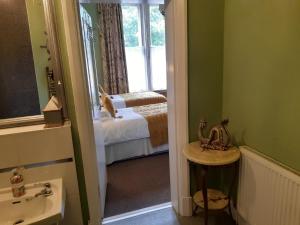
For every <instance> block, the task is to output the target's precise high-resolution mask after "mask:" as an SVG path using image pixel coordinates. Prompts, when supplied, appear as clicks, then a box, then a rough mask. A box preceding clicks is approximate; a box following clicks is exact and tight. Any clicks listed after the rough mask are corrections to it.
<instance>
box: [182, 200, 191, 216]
mask: <svg viewBox="0 0 300 225" xmlns="http://www.w3.org/2000/svg"><path fill="white" fill-rule="evenodd" d="M180 214H181V216H192V215H193V199H192V197H183V198H182V199H181V210H180Z"/></svg>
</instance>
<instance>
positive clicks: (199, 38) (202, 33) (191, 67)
mask: <svg viewBox="0 0 300 225" xmlns="http://www.w3.org/2000/svg"><path fill="white" fill-rule="evenodd" d="M223 18H224V1H223V0H197V1H188V89H189V92H188V95H189V97H188V101H189V137H190V141H195V140H197V139H198V137H197V131H198V124H199V121H200V119H201V118H205V119H206V120H207V121H208V122H209V125H212V124H214V123H217V122H219V121H220V120H221V114H222V70H223V24H224V21H223Z"/></svg>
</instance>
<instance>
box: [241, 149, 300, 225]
mask: <svg viewBox="0 0 300 225" xmlns="http://www.w3.org/2000/svg"><path fill="white" fill-rule="evenodd" d="M240 149H241V152H242V159H241V165H240V173H239V190H238V205H237V210H238V214H239V216H240V217H242V221H241V219H239V224H249V225H300V176H298V175H296V174H295V173H292V172H290V171H289V170H287V169H285V168H283V167H281V166H280V165H277V164H276V163H274V162H271V161H270V160H267V159H265V158H264V157H262V156H260V155H259V154H256V153H254V152H252V151H250V150H249V148H247V147H241V148H240ZM299 163H300V162H299Z"/></svg>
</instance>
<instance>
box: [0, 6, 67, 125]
mask: <svg viewBox="0 0 300 225" xmlns="http://www.w3.org/2000/svg"><path fill="white" fill-rule="evenodd" d="M43 6H44V14H45V22H46V31H47V33H48V45H49V46H48V47H49V50H50V55H51V59H52V64H53V65H52V67H53V74H54V81H55V83H56V85H55V89H56V97H57V99H58V101H59V103H60V104H61V105H62V110H63V118H64V120H67V119H68V114H67V104H66V99H65V92H64V85H63V84H64V83H63V73H62V65H61V54H60V49H59V46H58V43H59V42H58V33H57V28H56V17H55V7H54V1H53V0H43ZM44 123H45V119H44V115H42V114H40V115H33V116H25V117H15V118H9V119H0V129H3V128H11V127H20V126H28V125H36V124H44Z"/></svg>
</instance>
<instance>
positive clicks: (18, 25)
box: [0, 0, 64, 123]
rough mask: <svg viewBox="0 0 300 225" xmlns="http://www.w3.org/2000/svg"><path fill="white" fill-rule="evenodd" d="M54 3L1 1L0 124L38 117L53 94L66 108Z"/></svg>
mask: <svg viewBox="0 0 300 225" xmlns="http://www.w3.org/2000/svg"><path fill="white" fill-rule="evenodd" d="M51 2H52V1H51V0H0V30H1V35H0V123H1V121H3V120H5V119H10V120H11V119H12V118H16V119H17V118H20V117H27V118H28V117H31V116H35V118H36V116H37V115H41V114H42V110H43V108H44V107H45V106H46V104H47V103H48V101H49V99H50V98H51V97H52V96H53V95H55V96H57V97H58V99H59V100H60V101H61V103H62V104H63V105H64V102H63V96H62V94H63V93H62V92H63V91H62V90H60V89H62V87H59V85H58V84H62V79H61V68H60V63H59V54H58V47H57V43H56V41H57V38H56V37H55V35H56V32H55V26H54V16H53V12H52V11H51V9H52V8H53V5H52V6H51V4H52V3H51ZM41 118H42V116H41ZM27 120H28V119H27Z"/></svg>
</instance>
